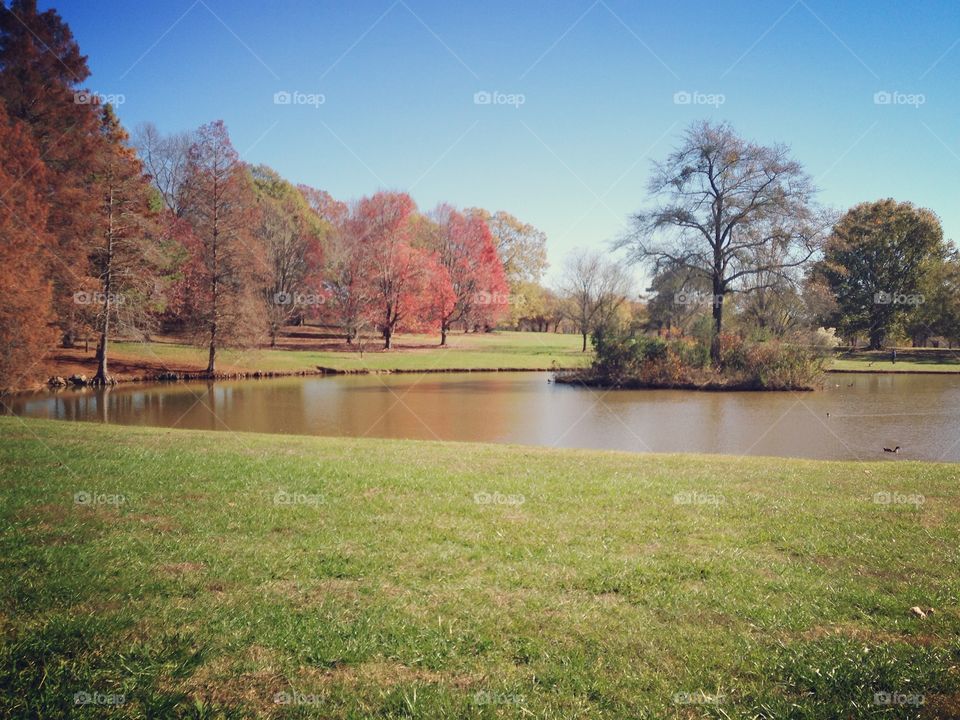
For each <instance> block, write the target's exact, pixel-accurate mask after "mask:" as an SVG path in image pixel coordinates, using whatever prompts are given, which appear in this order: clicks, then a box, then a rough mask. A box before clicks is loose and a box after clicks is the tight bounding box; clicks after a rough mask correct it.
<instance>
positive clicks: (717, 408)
mask: <svg viewBox="0 0 960 720" xmlns="http://www.w3.org/2000/svg"><path fill="white" fill-rule="evenodd" d="M550 379H551V375H550V374H549V373H463V374H459V373H458V374H433V375H371V376H334V377H316V378H306V379H304V378H281V379H274V380H259V381H256V380H246V381H237V382H218V383H216V384H206V383H190V384H156V385H135V384H131V385H123V386H120V387H117V388H113V389H108V390H92V389H85V390H78V391H64V392H59V393H55V394H54V393H43V394H35V395H20V396H15V397H13V398H8V399H7V400H6V405H7V407H6V408H5V409H4V412H13V413H16V414H17V415H23V416H29V417H41V418H52V419H59V420H84V421H97V422H111V423H119V424H124V425H154V426H162V427H179V428H195V429H206V430H222V431H234V432H243V431H249V432H266V433H296V434H307V435H344V436H356V437H361V436H367V437H390V438H416V439H425V440H469V441H480V442H498V443H519V444H527V445H543V446H554V447H575V448H603V449H613V450H628V451H633V452H651V451H653V452H699V453H725V454H731V455H744V454H749V455H780V456H789V457H807V458H823V459H831V458H832V459H858V458H859V459H869V460H873V459H894V458H897V459H914V460H949V461H957V460H960V422H958V420H960V376H956V375H953V376H950V375H944V376H934V375H870V374H858V375H854V374H836V375H830V376H828V381H827V386H826V387H825V388H824V389H823V390H821V391H817V392H807V393H774V392H767V393H761V392H754V393H748V392H743V393H740V392H736V393H734V392H725V393H709V392H688V391H673V390H636V391H634V390H618V391H611V392H604V391H603V390H590V389H585V388H582V387H572V386H568V385H555V384H553V383H552V382H550ZM896 445H900V446H901V447H902V448H903V449H902V451H901V453H900V454H899V455H896V456H895V455H892V454H889V453H884V452H883V447H884V446H886V447H891V448H892V447H894V446H896Z"/></svg>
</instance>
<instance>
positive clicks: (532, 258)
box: [0, 0, 546, 388]
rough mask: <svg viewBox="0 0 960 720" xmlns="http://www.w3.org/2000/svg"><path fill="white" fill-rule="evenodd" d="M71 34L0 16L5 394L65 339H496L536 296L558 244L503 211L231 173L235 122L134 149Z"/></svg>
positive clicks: (104, 372)
mask: <svg viewBox="0 0 960 720" xmlns="http://www.w3.org/2000/svg"><path fill="white" fill-rule="evenodd" d="M89 74H90V72H89V68H88V66H87V61H86V58H85V57H84V56H83V55H82V54H81V53H80V50H79V47H78V46H77V43H76V41H75V40H74V38H73V36H72V34H71V32H70V29H69V27H68V26H67V25H66V23H64V22H63V20H62V19H61V18H60V16H59V15H58V14H57V13H56V11H54V10H47V11H44V12H40V11H38V10H37V7H36V2H35V0H14V1H13V2H12V3H11V5H10V7H9V8H7V7H6V6H4V5H0V101H2V102H0V229H2V233H3V244H2V246H0V291H2V293H3V302H2V303H0V344H2V346H3V347H4V348H5V350H6V351H5V352H4V353H3V357H2V359H0V388H2V387H12V386H15V385H17V384H19V383H22V382H23V380H24V379H25V378H26V377H27V376H29V375H30V373H31V372H33V371H36V370H38V369H39V367H38V363H39V360H40V359H41V358H42V357H43V356H44V355H45V354H46V351H47V350H48V349H49V347H51V346H52V344H54V343H56V342H57V341H59V342H60V343H61V344H62V345H63V346H65V347H70V346H72V345H73V344H74V343H75V342H76V341H77V339H78V338H79V337H81V336H86V335H89V334H94V336H95V337H96V338H97V347H96V355H97V366H98V369H97V373H96V376H95V378H94V383H95V384H103V383H107V382H110V376H109V347H110V340H111V338H113V337H117V336H125V337H129V336H131V335H138V336H141V337H147V336H149V334H150V333H151V332H154V331H156V330H157V329H158V328H159V329H167V330H175V331H177V332H180V333H183V335H184V336H185V337H188V338H191V339H193V341H194V342H195V343H197V344H199V345H202V346H203V347H205V348H206V349H207V351H208V363H207V368H206V369H207V373H209V374H210V375H213V374H215V373H216V369H217V353H218V350H219V349H220V348H222V347H225V346H246V345H250V344H252V343H255V342H259V341H260V340H261V339H265V338H269V340H270V342H271V344H275V343H276V341H277V336H278V334H279V332H280V329H281V328H282V327H283V326H284V325H287V324H289V323H293V322H302V321H303V320H306V319H314V320H316V321H318V322H323V323H328V324H331V325H336V326H337V327H339V328H340V329H341V331H342V333H343V335H344V337H345V339H346V342H347V343H353V342H355V341H356V340H357V339H358V338H361V337H363V335H364V333H366V334H370V333H376V334H377V335H378V336H379V337H380V338H381V339H382V341H383V346H384V347H385V348H387V349H389V348H390V347H391V346H392V344H393V339H394V336H395V335H396V333H397V332H399V331H422V332H436V333H437V334H438V335H439V342H440V344H441V345H443V344H446V342H447V336H448V334H449V332H450V331H451V330H452V329H453V328H463V329H474V330H476V329H489V328H492V327H494V326H495V325H496V324H497V323H498V322H500V321H501V320H502V319H504V318H508V317H509V316H510V314H511V312H516V309H515V308H513V307H511V306H512V305H513V304H514V303H512V302H511V298H512V297H515V296H517V297H519V296H521V295H522V294H523V293H522V290H523V288H524V287H525V286H531V287H532V286H539V281H540V278H541V275H542V273H543V270H544V268H545V267H546V251H545V242H546V238H545V236H544V234H543V233H542V232H540V231H539V230H537V229H536V228H534V227H533V226H531V225H529V224H526V223H523V222H521V221H520V220H518V219H517V218H515V217H513V216H511V215H510V214H509V213H506V212H503V211H500V212H496V213H490V212H488V211H486V210H482V209H479V208H466V209H457V208H455V207H452V206H449V205H446V204H442V205H440V206H438V207H437V208H435V209H433V210H431V211H429V212H422V211H421V210H419V209H418V208H417V206H416V204H415V203H414V201H413V200H412V198H411V197H410V196H409V195H408V194H406V193H402V192H388V191H381V192H377V193H375V194H373V195H372V196H370V197H364V198H362V199H360V200H358V201H356V202H352V203H345V202H341V201H339V200H336V199H334V198H333V197H331V196H330V194H329V193H327V192H325V191H323V190H319V189H316V188H312V187H307V186H304V185H299V186H297V185H294V184H292V183H291V182H289V181H288V180H286V179H284V178H283V177H281V176H280V175H279V174H278V173H277V172H276V171H274V170H273V169H271V168H269V167H266V166H262V165H261V166H251V165H249V164H248V163H246V162H244V161H243V160H242V159H241V158H240V157H239V155H238V153H237V151H236V150H235V148H234V147H233V144H232V142H231V140H230V137H229V133H228V131H227V128H226V126H225V124H224V123H223V122H222V121H215V122H212V123H209V124H207V125H204V126H203V127H200V128H199V129H197V130H195V131H192V132H182V133H173V134H163V133H161V132H160V131H159V130H158V129H157V128H156V127H155V126H153V125H152V124H149V123H148V124H143V125H141V126H139V127H138V128H136V129H135V130H134V132H133V133H132V135H131V134H128V132H127V131H126V130H125V129H124V128H123V126H122V124H121V123H120V121H119V119H118V118H117V116H116V114H115V112H114V110H113V108H112V107H111V106H110V105H109V104H102V103H101V102H100V101H99V99H98V97H97V96H96V95H95V94H92V93H90V92H88V91H86V90H85V89H83V87H82V85H83V82H84V81H85V80H86V79H87V78H88V77H89Z"/></svg>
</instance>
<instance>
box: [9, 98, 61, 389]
mask: <svg viewBox="0 0 960 720" xmlns="http://www.w3.org/2000/svg"><path fill="white" fill-rule="evenodd" d="M45 172H46V170H45V168H44V167H43V166H42V163H41V162H40V153H39V151H38V150H37V148H36V146H35V145H34V143H33V139H32V137H31V133H30V129H29V128H28V127H26V125H25V124H24V123H21V122H19V121H17V120H15V119H12V118H9V117H8V116H7V113H6V111H5V110H4V108H3V104H2V103H0V238H2V242H0V348H2V351H0V393H2V392H3V391H5V390H9V389H19V388H20V387H22V385H23V384H24V383H26V382H27V381H29V380H32V379H34V378H35V377H36V376H37V375H38V371H39V370H40V367H39V363H40V361H41V360H42V359H43V358H44V356H45V355H46V353H47V350H48V348H49V346H50V343H52V342H53V340H54V338H55V335H56V333H55V331H54V330H53V329H52V326H51V324H50V322H51V320H52V317H53V311H52V294H51V288H50V283H49V282H48V280H47V279H46V273H45V272H44V270H45V267H44V262H43V260H44V255H45V254H46V253H47V252H48V251H49V247H48V244H49V241H50V238H49V237H48V235H47V213H48V207H47V205H46V203H45V202H44V200H43V194H44V193H43V188H44V187H45V185H46V179H45V178H44V177H43V175H44V173H45Z"/></svg>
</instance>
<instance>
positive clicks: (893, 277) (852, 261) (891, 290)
mask: <svg viewBox="0 0 960 720" xmlns="http://www.w3.org/2000/svg"><path fill="white" fill-rule="evenodd" d="M943 253H944V247H943V230H942V228H941V227H940V220H939V219H938V218H937V216H936V215H935V214H934V213H933V212H931V211H930V210H925V209H922V208H917V207H914V206H913V205H912V204H910V203H907V202H897V201H895V200H891V199H887V200H878V201H877V202H869V203H861V204H860V205H857V206H856V207H854V208H852V209H850V210H849V211H847V213H846V214H845V215H844V216H843V217H842V218H840V220H839V222H837V224H836V225H835V226H834V228H833V232H832V233H831V235H830V238H829V240H828V242H827V245H826V248H825V250H824V257H823V260H822V261H821V262H819V263H818V264H817V265H816V267H815V269H814V271H813V272H814V275H815V277H816V278H819V279H820V280H822V281H823V282H824V283H825V284H826V286H827V287H828V288H829V289H830V291H831V292H832V294H833V296H834V298H835V301H836V312H835V314H834V315H832V316H831V317H828V318H824V319H825V320H826V321H827V322H829V323H830V324H832V325H835V326H836V327H837V329H838V330H839V331H840V332H841V333H842V334H844V335H848V336H849V335H852V334H856V333H859V332H864V333H866V334H867V336H868V338H869V341H870V349H872V350H878V349H880V348H882V347H883V345H884V343H885V341H886V338H887V336H888V335H890V334H891V331H892V330H893V329H894V327H895V326H896V324H897V323H898V322H900V321H902V320H903V319H904V318H905V317H906V316H907V315H908V314H909V313H910V312H911V311H912V310H913V309H914V307H915V306H916V305H917V304H919V303H922V302H923V300H924V298H923V297H922V293H921V292H920V288H921V285H922V283H923V279H924V276H925V274H926V273H927V272H929V271H930V269H931V267H932V266H933V264H935V262H936V261H937V260H938V259H939V258H942V257H943Z"/></svg>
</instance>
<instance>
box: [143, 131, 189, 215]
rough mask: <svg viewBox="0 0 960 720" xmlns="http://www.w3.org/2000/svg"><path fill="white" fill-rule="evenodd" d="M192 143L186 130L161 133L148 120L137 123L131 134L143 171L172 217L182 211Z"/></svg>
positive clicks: (180, 213)
mask: <svg viewBox="0 0 960 720" xmlns="http://www.w3.org/2000/svg"><path fill="white" fill-rule="evenodd" d="M193 142H194V136H193V134H191V133H189V132H181V133H174V134H172V135H163V134H161V132H160V131H159V130H158V129H157V126H156V125H154V124H153V123H152V122H144V123H140V124H139V125H137V127H136V129H135V130H134V133H133V145H134V147H135V148H136V150H137V154H138V155H139V156H140V162H142V163H143V169H144V171H145V172H146V173H147V175H149V176H150V180H151V182H152V183H153V186H154V187H155V188H156V189H157V191H158V192H159V193H160V196H161V197H162V198H163V204H164V205H165V206H166V208H167V210H169V211H170V212H172V213H173V214H174V215H175V216H176V217H181V216H182V215H183V213H184V198H183V195H182V193H181V188H182V187H183V184H184V181H185V180H186V177H187V164H188V162H189V159H190V158H189V156H190V147H191V146H192V145H193Z"/></svg>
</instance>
